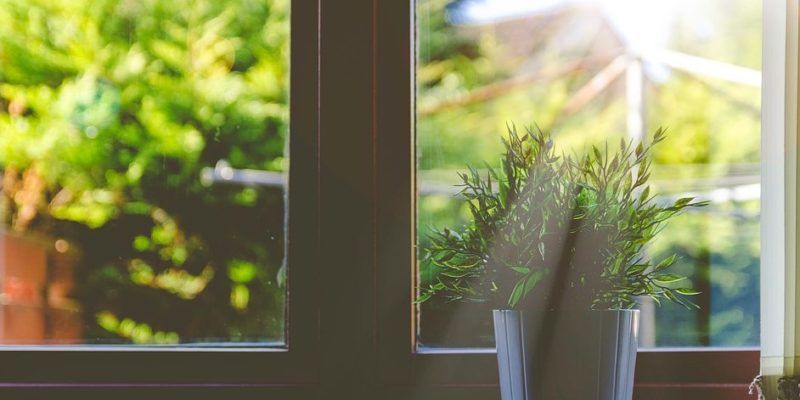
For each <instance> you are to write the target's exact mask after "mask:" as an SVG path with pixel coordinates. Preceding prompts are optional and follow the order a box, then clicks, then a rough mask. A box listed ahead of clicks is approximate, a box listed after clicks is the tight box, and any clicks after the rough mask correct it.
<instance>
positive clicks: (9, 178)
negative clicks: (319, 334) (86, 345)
mask: <svg viewBox="0 0 800 400" xmlns="http://www.w3.org/2000/svg"><path fill="white" fill-rule="evenodd" d="M288 12H289V4H288V0H235V1H217V0H200V1H196V0H170V1H161V0H143V1H128V0H125V1H117V0H76V1H68V2H53V1H49V0H0V168H2V170H3V192H2V202H0V213H2V214H1V215H2V218H3V220H4V221H5V223H6V224H7V226H9V227H10V229H15V230H18V231H26V232H28V233H39V234H45V235H48V236H50V237H61V238H66V239H67V240H68V241H69V242H70V243H72V244H74V245H75V246H76V247H78V248H79V249H80V250H81V251H80V254H81V257H80V260H81V261H80V262H79V265H78V267H79V269H78V274H79V275H80V276H79V279H78V282H79V286H78V290H77V292H76V296H77V298H78V299H79V301H80V303H81V304H82V310H83V313H84V316H85V318H86V320H87V326H88V327H89V328H88V330H87V331H86V333H85V338H86V339H87V340H89V341H95V342H96V341H110V342H117V341H122V342H127V341H132V342H136V343H144V342H165V343H170V342H176V341H184V342H191V341H253V340H280V339H282V338H283V315H284V311H283V310H284V289H283V287H282V285H283V281H282V277H283V276H284V275H283V272H282V270H281V265H282V262H283V253H284V250H283V249H284V227H283V224H284V208H285V205H284V194H283V190H282V188H263V187H242V186H219V185H214V186H210V187H209V186H205V185H203V184H202V183H201V171H202V169H203V168H204V167H213V166H214V165H215V163H216V162H217V161H218V160H221V159H224V160H227V161H228V162H229V163H230V165H231V166H233V167H234V168H254V169H261V170H269V171H276V172H282V171H285V170H286V168H287V166H288V160H287V159H286V156H285V154H284V144H285V141H286V135H287V125H288V100H287V99H288V52H289V45H288V40H289V20H288ZM35 183H38V184H35Z"/></svg>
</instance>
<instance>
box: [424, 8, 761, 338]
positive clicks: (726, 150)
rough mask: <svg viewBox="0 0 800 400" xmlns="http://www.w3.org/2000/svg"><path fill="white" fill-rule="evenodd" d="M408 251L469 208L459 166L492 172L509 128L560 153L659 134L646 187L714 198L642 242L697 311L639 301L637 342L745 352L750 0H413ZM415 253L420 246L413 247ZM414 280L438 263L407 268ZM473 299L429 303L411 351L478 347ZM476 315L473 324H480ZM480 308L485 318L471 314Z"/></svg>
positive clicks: (753, 173)
mask: <svg viewBox="0 0 800 400" xmlns="http://www.w3.org/2000/svg"><path fill="white" fill-rule="evenodd" d="M416 7H417V37H418V42H417V67H416V79H417V99H416V104H417V113H416V115H417V127H416V141H417V158H418V160H417V178H418V179H417V180H418V198H417V213H418V224H417V229H418V236H417V241H418V249H424V248H425V247H426V246H427V245H428V244H429V243H430V239H429V235H430V233H431V229H432V228H434V227H438V228H441V227H445V226H448V227H453V226H460V225H463V224H464V223H465V222H466V221H468V220H469V212H468V209H467V207H466V206H465V204H464V202H463V200H461V199H460V198H459V197H458V196H457V193H458V191H459V190H460V188H459V187H456V186H454V185H456V184H458V183H460V182H459V179H458V175H457V173H456V172H457V171H464V170H465V168H466V164H468V163H469V164H472V165H480V164H481V163H482V162H484V161H486V162H488V163H489V164H490V165H493V166H496V165H497V163H498V160H499V158H500V154H501V153H502V151H503V148H502V143H501V140H500V139H501V137H503V135H505V132H506V126H507V124H512V123H513V124H516V125H517V126H529V125H532V124H534V123H535V124H537V125H538V126H539V127H540V128H542V129H543V130H545V131H549V132H551V133H552V135H553V137H554V139H555V140H556V142H557V144H558V147H559V148H562V149H567V151H569V152H574V153H577V154H581V153H582V152H584V151H585V150H587V149H588V148H589V146H590V145H599V146H601V147H602V146H604V143H606V142H607V141H609V142H610V143H619V140H620V139H621V138H623V139H631V140H635V141H636V140H642V139H644V140H647V138H648V137H650V136H651V135H652V132H654V131H655V130H656V129H657V128H658V127H664V128H666V129H667V134H668V138H667V139H666V141H665V142H663V143H662V144H661V145H659V146H658V147H656V148H655V149H654V150H655V151H656V153H655V154H654V163H653V167H652V169H653V176H652V177H651V181H652V186H653V189H654V190H655V191H656V192H657V193H658V195H659V196H661V197H662V198H673V199H674V198H676V197H683V196H685V195H691V196H696V197H698V198H700V199H702V200H708V201H710V202H711V205H710V206H708V207H705V208H702V209H699V210H694V211H693V212H691V213H687V214H685V215H682V216H679V217H677V218H675V219H674V220H673V221H671V222H670V223H669V224H668V226H667V228H666V229H665V230H664V231H662V233H661V234H660V236H659V238H658V239H657V240H656V242H655V243H654V244H653V245H652V246H650V248H648V250H647V251H648V252H650V253H651V255H653V256H654V258H659V257H663V256H664V255H668V254H672V253H677V254H678V256H679V259H678V260H679V261H678V263H677V266H676V267H675V268H676V272H677V273H683V274H686V275H688V276H690V279H691V283H692V285H693V286H694V287H695V288H697V289H699V290H700V291H702V292H703V293H702V294H701V295H699V296H697V297H695V298H694V299H693V300H694V301H695V302H696V303H698V305H699V306H700V307H701V309H700V310H687V309H684V308H682V307H680V306H675V305H672V304H663V305H662V306H660V307H659V306H657V305H655V304H653V303H652V302H649V301H646V300H643V301H642V302H641V304H640V308H641V309H642V310H643V313H642V327H641V332H640V335H641V339H640V347H658V346H756V345H758V332H759V329H758V321H759V314H758V313H759V309H758V298H759V294H758V287H759V284H758V260H759V215H758V210H759V198H760V186H759V157H760V149H759V142H760V61H761V5H760V3H758V2H753V1H749V0H704V1H687V0H681V1H641V0H639V1H636V0H595V1H592V0H550V1H504V0H473V1H456V0H454V1H447V0H418V1H417V6H416ZM421 255H422V253H420V256H421ZM418 272H419V281H420V284H421V285H423V286H424V285H426V284H428V283H430V282H432V281H434V280H435V271H434V270H433V269H432V268H431V267H430V265H427V264H426V263H425V262H424V261H421V262H420V263H419V271H418ZM483 308H485V307H482V306H481V305H480V304H474V305H464V304H454V303H450V304H448V303H442V302H438V303H437V302H436V301H429V302H426V303H423V304H422V306H421V307H420V312H419V315H418V320H419V325H418V326H419V332H418V333H419V343H420V344H421V345H422V346H423V347H462V346H463V347H480V346H483V347H487V346H488V347H490V346H492V341H493V339H492V328H491V321H490V317H489V315H490V312H489V311H488V310H484V309H483ZM478 316H481V317H478ZM484 317H485V318H484Z"/></svg>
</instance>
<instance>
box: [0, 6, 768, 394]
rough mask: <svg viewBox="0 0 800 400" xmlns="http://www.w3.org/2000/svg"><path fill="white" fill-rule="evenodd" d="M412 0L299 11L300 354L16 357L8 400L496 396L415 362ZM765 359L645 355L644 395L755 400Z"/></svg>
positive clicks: (724, 354)
mask: <svg viewBox="0 0 800 400" xmlns="http://www.w3.org/2000/svg"><path fill="white" fill-rule="evenodd" d="M412 5H413V0H336V1H332V0H327V1H326V0H292V13H291V19H292V20H291V24H292V26H291V28H292V33H291V48H292V50H291V104H290V106H291V115H292V117H291V124H290V125H291V135H290V160H291V167H290V168H291V173H290V178H289V179H290V183H289V210H290V213H291V218H289V228H288V241H287V242H288V260H289V268H288V274H289V291H288V311H289V312H288V320H287V325H288V329H287V342H288V348H287V349H284V350H274V349H273V350H270V349H225V350H213V349H198V348H195V349H191V348H184V349H178V350H175V349H154V348H149V349H148V348H145V349H139V350H123V349H120V348H116V349H98V348H92V347H82V348H75V349H69V350H67V349H55V350H54V349H52V348H39V349H34V348H17V349H13V348H6V349H3V350H2V351H0V397H2V398H4V399H6V398H24V399H36V398H42V399H44V398H47V399H51V398H55V397H56V396H64V395H66V396H67V397H68V398H81V399H94V398H96V399H106V398H115V399H124V398H136V399H141V398H146V397H147V396H153V398H173V399H183V398H187V399H223V398H224V399H233V398H236V399H250V398H252V399H256V398H258V399H263V398H274V399H313V398H324V399H329V398H330V399H339V398H342V399H378V398H380V399H398V400H400V399H450V398H452V399H456V398H457V399H462V400H467V399H482V400H483V399H498V398H499V391H498V388H497V377H496V375H497V371H496V364H495V360H494V355H493V354H491V353H468V352H465V353H449V354H441V353H439V354H434V353H431V354H423V353H417V352H415V343H414V334H413V332H414V320H413V305H412V299H413V296H414V293H413V287H414V283H415V282H414V279H415V277H414V271H413V267H412V266H413V265H414V262H415V250H414V243H415V237H414V235H415V227H414V221H415V218H414V215H415V214H414V213H415V208H414V207H415V206H414V201H415V190H414V187H415V181H414V179H415V173H414V165H415V154H414V152H415V146H414V136H413V129H414V125H413V124H414V114H413V110H414V103H413V102H414V85H413V83H414V77H413V74H414V68H413V67H414V65H413V61H414V29H413V27H414V13H413V7H412ZM757 370H758V352H757V351H756V350H731V351H719V350H714V351H647V352H640V356H639V362H638V366H637V398H642V399H704V400H709V399H717V398H719V399H722V398H725V399H738V398H741V399H745V398H747V397H746V386H747V382H749V380H750V379H751V378H752V376H753V375H754V374H755V373H756V372H757Z"/></svg>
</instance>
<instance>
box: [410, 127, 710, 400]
mask: <svg viewBox="0 0 800 400" xmlns="http://www.w3.org/2000/svg"><path fill="white" fill-rule="evenodd" d="M663 139H664V132H663V131H662V130H660V129H659V130H658V131H657V132H656V133H655V135H654V137H653V140H652V142H651V143H650V144H649V145H648V144H643V143H640V144H638V145H633V144H632V143H629V142H625V141H622V143H621V144H620V145H619V148H618V150H617V151H611V152H610V151H609V150H608V148H607V147H606V149H605V150H600V149H599V148H597V147H592V149H591V151H590V152H589V153H588V154H587V155H585V156H583V157H580V158H577V157H570V156H565V155H558V154H557V153H556V150H555V148H554V146H553V141H552V140H551V139H550V137H549V136H548V135H547V134H545V133H543V132H542V131H540V130H538V129H537V130H535V131H532V130H528V131H527V132H526V133H525V134H523V135H520V134H518V133H517V131H516V129H515V128H514V127H510V128H509V135H508V139H507V140H505V141H504V144H505V153H504V154H503V157H502V161H501V167H500V168H499V169H497V168H492V167H491V166H489V165H486V171H485V172H483V171H479V170H478V169H476V168H474V167H469V172H468V173H461V174H460V178H461V180H462V186H463V190H462V191H461V195H462V196H463V198H464V199H465V200H466V202H467V204H468V206H469V209H470V212H471V216H472V220H471V221H470V222H469V223H468V224H467V225H466V226H464V227H463V228H461V229H459V230H453V229H449V228H444V229H441V230H435V231H434V234H433V235H432V237H431V245H430V246H429V248H427V249H426V254H425V258H424V262H428V263H429V265H430V266H431V267H433V268H435V270H436V278H435V280H434V282H433V283H431V284H430V285H429V286H428V287H426V288H421V290H420V296H419V298H418V301H419V302H424V301H427V300H429V299H430V298H432V297H439V298H443V299H444V300H446V301H458V302H478V303H484V304H490V305H492V307H493V308H494V309H495V311H494V327H495V342H496V346H497V357H498V367H499V372H500V387H501V393H502V398H503V400H512V399H513V400H518V399H534V398H535V399H546V400H556V399H570V400H574V399H603V400H606V399H607V400H612V399H613V400H622V399H625V400H629V399H631V396H632V389H633V371H634V365H635V360H636V358H635V357H636V346H637V343H636V338H637V330H638V310H634V307H635V306H636V304H637V298H639V297H642V296H646V297H650V298H652V299H653V300H654V301H655V302H657V303H659V304H660V300H661V299H667V300H670V301H673V302H676V303H679V304H683V305H685V306H687V307H689V306H693V304H692V303H691V302H690V301H688V300H687V299H686V297H685V296H691V295H694V294H697V292H695V291H693V290H692V289H689V288H684V287H676V282H679V281H681V280H683V279H684V277H682V276H679V275H676V274H674V273H670V272H669V271H668V270H669V268H670V266H672V265H673V263H674V262H675V256H671V257H668V258H666V259H663V260H658V261H657V262H656V261H654V260H652V259H650V258H649V257H647V256H646V255H645V254H644V253H643V251H642V250H643V248H644V246H645V245H646V244H648V243H649V242H650V241H652V239H653V238H654V237H655V236H656V234H657V233H658V232H659V230H660V229H661V228H662V227H663V226H664V224H665V223H666V222H667V221H668V220H669V219H670V218H671V217H673V216H674V215H675V214H677V213H679V212H681V211H682V210H684V209H686V208H689V207H698V206H702V205H704V204H705V203H702V202H694V200H693V199H692V198H681V199H678V200H676V201H674V202H670V203H668V204H664V203H663V202H657V201H655V199H654V196H653V195H652V194H651V192H650V188H649V186H648V179H649V177H650V158H649V157H650V155H649V154H650V148H651V146H652V145H654V144H656V143H658V142H661V141H662V140H663Z"/></svg>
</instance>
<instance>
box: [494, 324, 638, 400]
mask: <svg viewBox="0 0 800 400" xmlns="http://www.w3.org/2000/svg"><path fill="white" fill-rule="evenodd" d="M638 327H639V311H638V310H609V311H563V312H522V311H514V310H495V311H494V328H495V343H496V346H497V363H498V370H499V373H500V392H501V396H502V399H503V400H575V399H580V400H595V399H596V400H631V398H632V397H633V376H634V369H635V366H636V350H637V332H638Z"/></svg>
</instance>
